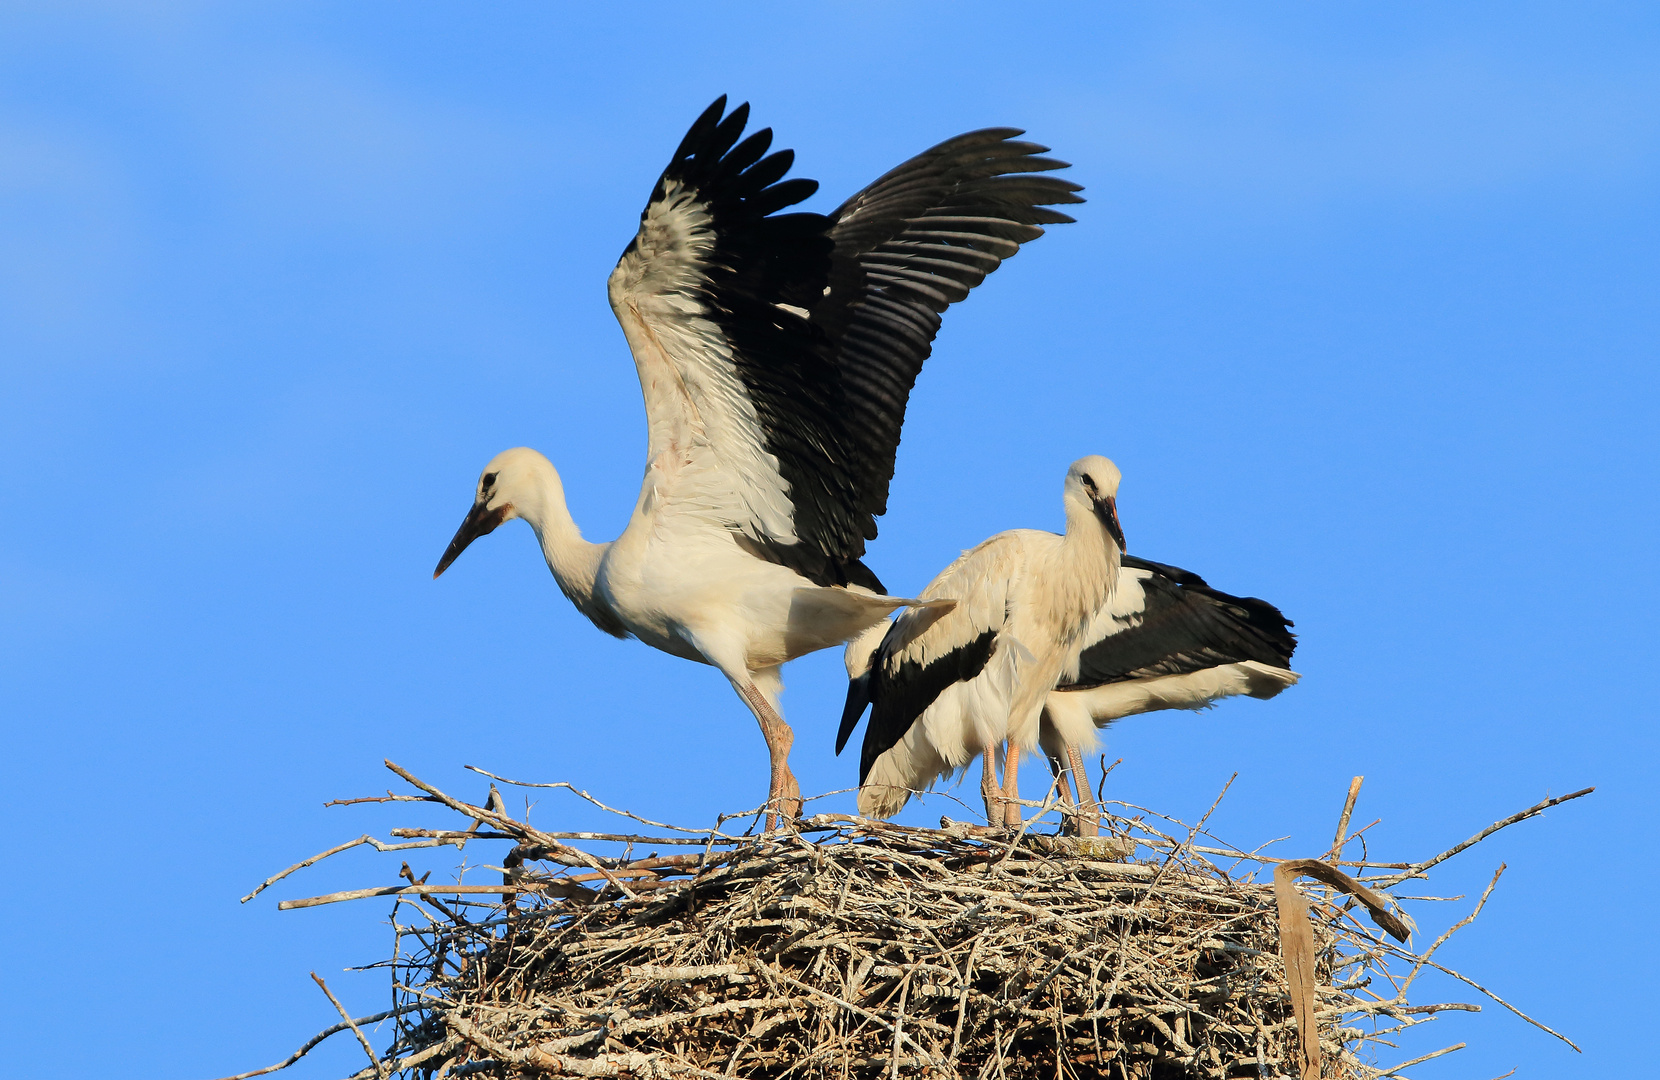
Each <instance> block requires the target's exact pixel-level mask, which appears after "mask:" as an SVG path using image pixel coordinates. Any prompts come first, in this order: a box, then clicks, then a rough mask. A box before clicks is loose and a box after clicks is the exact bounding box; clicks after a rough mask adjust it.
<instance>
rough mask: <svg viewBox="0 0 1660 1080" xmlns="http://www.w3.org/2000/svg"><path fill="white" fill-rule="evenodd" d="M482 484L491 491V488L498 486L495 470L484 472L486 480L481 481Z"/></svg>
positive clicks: (486, 489)
mask: <svg viewBox="0 0 1660 1080" xmlns="http://www.w3.org/2000/svg"><path fill="white" fill-rule="evenodd" d="M480 486H481V487H482V488H483V489H484V490H485V491H489V490H490V489H491V488H493V487H495V486H496V474H495V473H493V472H487V473H485V474H484V480H483V481H482V482H481V484H480Z"/></svg>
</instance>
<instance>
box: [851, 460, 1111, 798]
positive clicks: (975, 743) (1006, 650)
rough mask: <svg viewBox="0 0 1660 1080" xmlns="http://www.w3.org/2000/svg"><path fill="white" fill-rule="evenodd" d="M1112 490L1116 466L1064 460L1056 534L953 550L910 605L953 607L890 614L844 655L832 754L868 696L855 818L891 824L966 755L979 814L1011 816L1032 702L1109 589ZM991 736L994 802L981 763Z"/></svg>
mask: <svg viewBox="0 0 1660 1080" xmlns="http://www.w3.org/2000/svg"><path fill="white" fill-rule="evenodd" d="M1118 481H1119V473H1118V468H1117V467H1116V466H1115V465H1113V463H1112V462H1110V461H1108V460H1107V459H1106V458H1103V457H1099V456H1090V457H1086V458H1081V459H1079V460H1078V461H1076V462H1074V463H1073V465H1072V467H1071V468H1070V469H1068V470H1067V474H1066V482H1065V485H1064V489H1063V496H1062V504H1063V506H1064V507H1065V511H1066V533H1065V535H1059V536H1058V535H1056V534H1054V533H1049V532H1040V531H1037V530H1034V529H1019V530H1015V531H1012V532H1005V533H999V534H998V535H996V536H994V537H992V538H991V539H989V540H987V541H985V542H984V543H982V544H980V545H978V546H977V547H975V548H973V549H971V550H969V551H967V552H964V553H963V555H962V556H961V557H959V558H958V559H957V560H956V561H955V562H953V563H952V564H951V565H950V566H948V567H946V569H945V570H944V571H942V572H941V573H940V574H939V576H938V577H936V578H935V579H934V580H933V581H932V582H930V583H929V584H928V587H927V588H926V589H924V590H923V592H922V598H923V599H924V600H932V599H934V598H944V597H950V598H952V599H954V600H956V602H957V603H956V606H955V607H954V608H953V609H951V610H950V611H947V612H944V613H941V612H938V611H933V610H923V611H908V612H905V613H903V614H901V615H900V616H899V617H898V618H897V619H895V620H894V622H893V625H892V626H891V627H890V628H889V629H888V630H887V631H886V633H885V635H884V636H883V638H882V640H881V643H880V645H878V646H877V647H876V648H875V650H874V656H870V652H869V650H870V647H871V639H872V638H873V637H874V635H873V634H871V635H869V636H866V637H863V638H860V639H858V640H856V641H855V642H854V643H853V645H850V646H849V650H848V653H849V661H850V666H851V665H852V663H853V658H854V656H855V655H858V654H863V655H865V656H870V659H869V663H868V674H867V676H866V677H865V682H864V684H863V686H862V687H857V691H858V694H862V695H863V696H858V697H856V694H855V691H854V690H850V691H849V704H850V708H849V711H848V713H847V714H844V716H843V723H842V731H841V733H840V736H839V739H838V745H837V749H838V750H840V748H841V746H842V745H844V744H845V741H846V738H847V735H848V734H849V733H850V732H851V730H852V725H853V724H854V723H856V722H857V721H858V715H859V713H860V712H862V711H863V705H864V702H865V700H868V701H869V702H870V704H871V717H870V724H869V726H868V727H867V728H866V730H865V743H864V748H863V751H862V753H861V755H860V788H859V812H860V813H862V814H865V815H867V816H871V817H888V816H891V815H892V814H895V813H897V812H898V811H899V809H900V807H902V806H904V805H905V802H906V800H907V799H909V798H910V794H911V792H912V791H916V790H920V789H922V788H925V787H927V786H929V785H931V784H932V783H933V782H934V780H936V779H937V778H938V777H940V776H944V775H949V774H950V773H951V772H953V771H955V770H957V769H959V768H962V767H964V766H966V765H967V764H968V763H969V762H970V761H971V760H973V758H974V757H976V756H979V757H982V758H983V759H985V760H986V774H985V777H984V780H983V786H984V791H985V795H986V804H987V814H988V815H989V816H991V817H992V818H993V819H994V820H996V819H1000V818H1003V817H1007V818H1009V819H1012V820H1016V821H1018V814H1019V810H1018V808H1017V806H1016V804H1015V803H1014V802H1013V801H1012V800H1014V799H1016V798H1017V797H1018V790H1017V789H1018V785H1017V781H1016V775H1017V769H1018V765H1019V760H1020V754H1021V753H1022V752H1023V751H1029V750H1032V749H1035V748H1036V746H1037V745H1038V734H1039V716H1040V713H1041V710H1042V708H1043V703H1044V700H1045V698H1046V697H1047V695H1048V693H1049V691H1050V689H1051V688H1053V687H1054V685H1055V683H1056V681H1057V680H1058V679H1059V678H1060V677H1061V675H1062V674H1063V673H1064V672H1065V671H1066V670H1068V669H1069V668H1070V667H1072V666H1073V665H1074V663H1075V658H1076V655H1077V652H1078V650H1079V649H1080V648H1081V647H1082V639H1081V634H1082V633H1083V631H1084V629H1085V628H1086V627H1087V626H1088V625H1089V622H1090V618H1091V616H1092V615H1093V614H1094V613H1095V612H1096V611H1097V610H1099V609H1100V608H1101V606H1102V605H1103V604H1104V603H1105V602H1106V601H1107V598H1108V596H1109V595H1110V593H1111V591H1112V589H1113V587H1114V585H1115V583H1116V582H1117V580H1118V558H1119V552H1120V550H1121V549H1122V547H1123V542H1124V536H1123V532H1122V531H1121V529H1120V528H1119V524H1118V514H1117V508H1116V498H1117V494H1118ZM855 701H857V705H858V708H857V709H854V708H852V706H853V704H854V703H855ZM1005 741H1007V743H1008V751H1007V755H1006V757H1005V762H1004V782H1003V785H1002V789H1001V792H1000V793H999V792H998V791H996V790H994V787H995V785H994V778H993V773H992V766H991V763H990V757H991V755H992V754H993V753H994V752H995V749H996V747H997V746H998V745H999V744H1001V743H1003V742H1005ZM998 804H1001V807H1000V806H999V805H998ZM1000 809H1001V813H999V810H1000Z"/></svg>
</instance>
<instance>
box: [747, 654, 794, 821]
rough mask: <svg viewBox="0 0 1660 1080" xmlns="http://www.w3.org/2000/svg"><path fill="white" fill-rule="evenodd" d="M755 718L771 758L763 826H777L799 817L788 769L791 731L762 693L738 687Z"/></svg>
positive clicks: (792, 775)
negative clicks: (770, 773)
mask: <svg viewBox="0 0 1660 1080" xmlns="http://www.w3.org/2000/svg"><path fill="white" fill-rule="evenodd" d="M741 690H742V693H743V696H744V700H745V701H746V702H748V704H749V707H750V709H751V711H753V712H754V713H755V719H756V720H757V721H758V722H759V723H760V725H761V736H762V737H763V738H764V739H766V740H767V753H768V754H770V755H771V757H772V777H771V784H770V786H769V788H768V791H767V817H766V828H767V831H768V832H771V831H772V830H774V829H777V828H778V827H779V825H780V824H782V823H783V822H785V821H794V820H795V819H796V818H798V817H800V816H801V785H800V784H798V783H796V780H795V774H794V773H792V772H790V764H789V761H790V747H791V745H793V744H794V743H795V732H793V731H791V730H790V725H788V724H786V723H785V722H784V718H783V717H782V716H779V715H778V712H777V710H775V709H774V708H773V707H772V705H771V703H769V702H768V701H767V699H766V696H765V695H763V694H762V693H761V691H760V690H758V689H756V688H755V687H754V686H744V687H742V688H741Z"/></svg>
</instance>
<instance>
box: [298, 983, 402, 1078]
mask: <svg viewBox="0 0 1660 1080" xmlns="http://www.w3.org/2000/svg"><path fill="white" fill-rule="evenodd" d="M311 981H312V982H314V983H316V984H317V987H318V989H320V990H322V991H323V993H324V994H326V995H327V996H328V999H329V1002H330V1003H331V1004H333V1005H334V1007H335V1010H336V1011H338V1012H339V1013H340V1019H342V1020H344V1021H345V1022H346V1026H347V1027H349V1028H351V1029H352V1034H353V1035H356V1036H357V1041H358V1042H360V1043H362V1044H363V1052H364V1053H365V1054H368V1055H369V1062H370V1064H372V1065H374V1067H375V1075H376V1076H378V1077H381V1078H382V1080H385V1077H386V1071H385V1070H384V1069H382V1068H381V1067H380V1055H379V1054H377V1053H375V1048H374V1047H372V1046H370V1045H369V1040H368V1038H367V1037H366V1036H365V1035H364V1034H363V1029H362V1028H360V1027H358V1026H357V1021H356V1020H353V1019H352V1014H351V1013H349V1012H347V1011H346V1006H344V1005H342V1004H340V999H339V998H337V997H335V996H334V991H333V990H330V989H329V984H328V983H326V982H324V981H323V977H322V976H321V975H318V974H317V973H316V972H315V971H313V972H312V973H311Z"/></svg>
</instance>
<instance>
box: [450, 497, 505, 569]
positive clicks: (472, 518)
mask: <svg viewBox="0 0 1660 1080" xmlns="http://www.w3.org/2000/svg"><path fill="white" fill-rule="evenodd" d="M512 512H513V505H512V504H511V503H503V504H502V505H500V506H498V507H496V508H495V509H494V510H492V509H490V507H488V506H487V505H485V504H484V503H482V502H476V503H474V504H473V508H472V509H471V510H469V511H467V516H466V517H465V518H462V519H461V528H459V529H457V530H455V538H454V539H453V540H451V541H450V546H449V547H447V548H445V549H444V557H443V558H441V559H439V560H438V569H436V570H434V571H433V572H432V576H433V578H435V579H436V578H437V577H438V575H439V574H442V573H443V572H444V571H445V570H448V569H449V566H450V563H452V562H454V561H455V560H456V557H457V556H458V555H460V554H461V553H462V552H463V551H466V550H467V545H468V544H470V543H472V542H473V541H474V540H477V539H478V538H479V537H481V536H488V535H489V534H491V533H493V532H495V531H496V527H497V526H498V525H500V524H501V523H502V522H504V521H506V520H507V517H508V515H509V514H511V513H512Z"/></svg>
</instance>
